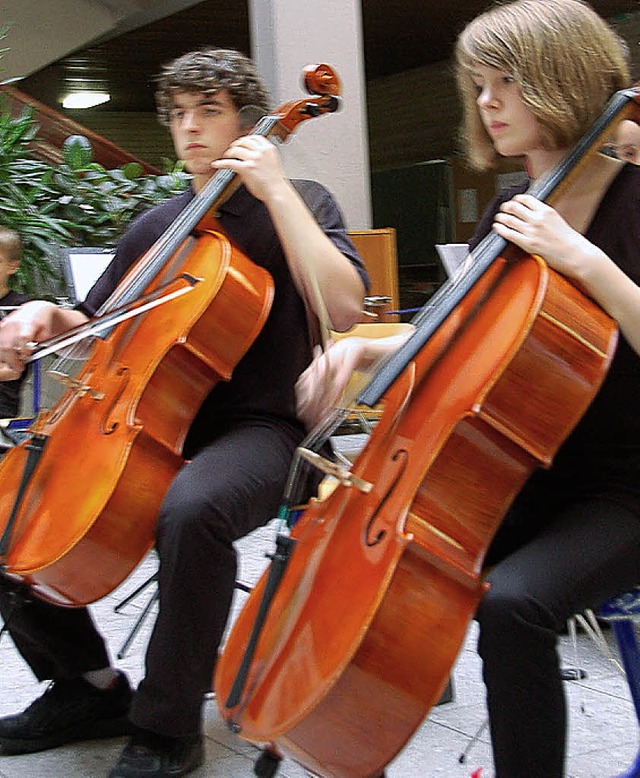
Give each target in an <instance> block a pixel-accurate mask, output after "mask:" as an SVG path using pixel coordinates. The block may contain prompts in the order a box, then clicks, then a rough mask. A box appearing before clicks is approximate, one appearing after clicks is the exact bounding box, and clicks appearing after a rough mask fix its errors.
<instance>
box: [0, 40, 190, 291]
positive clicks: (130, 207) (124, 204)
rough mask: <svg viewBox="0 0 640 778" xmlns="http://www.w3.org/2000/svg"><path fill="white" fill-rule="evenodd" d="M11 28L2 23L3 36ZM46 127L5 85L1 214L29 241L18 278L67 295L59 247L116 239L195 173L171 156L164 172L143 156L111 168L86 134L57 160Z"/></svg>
mask: <svg viewBox="0 0 640 778" xmlns="http://www.w3.org/2000/svg"><path fill="white" fill-rule="evenodd" d="M6 33H7V27H6V26H5V27H0V40H2V39H3V38H4V37H6ZM6 50H7V49H0V57H2V54H3V53H4V52H6ZM38 129H39V127H38V124H37V122H36V121H35V119H34V116H33V111H32V110H30V109H26V110H24V111H23V112H22V113H21V114H20V115H19V116H13V115H12V114H11V111H10V110H9V106H8V103H7V100H6V98H5V97H4V96H3V95H2V94H1V93H0V222H1V223H3V224H5V225H6V226H8V227H12V228H13V229H15V230H17V231H18V232H19V234H20V236H21V237H22V241H23V244H24V253H23V260H22V264H21V267H20V269H19V271H18V273H16V275H15V276H14V278H13V284H14V286H15V288H16V289H18V290H20V291H24V292H27V293H30V294H45V295H47V296H49V297H56V296H58V294H60V295H64V286H63V284H62V279H61V277H60V273H59V268H58V266H57V262H56V253H57V249H59V247H66V246H113V245H115V244H116V243H117V241H118V238H119V237H120V235H121V234H122V232H123V231H124V230H125V228H126V227H127V225H128V224H129V222H130V221H131V219H133V218H134V217H135V216H136V215H137V214H138V213H140V212H142V211H144V210H146V209H147V208H149V207H151V206H152V205H156V204H157V203H160V202H162V201H163V200H166V199H167V198H169V197H172V196H173V195H175V194H177V193H178V192H180V191H183V190H184V189H185V188H186V187H187V185H188V182H189V176H188V175H187V174H186V173H185V172H184V170H183V169H182V167H181V165H180V164H171V163H167V167H168V172H167V173H166V174H165V175H160V176H152V175H144V174H143V170H142V168H141V166H140V165H138V164H136V163H130V164H128V165H124V166H123V167H121V168H116V169H112V170H107V169H105V168H104V167H103V166H102V165H99V164H97V163H96V162H93V159H92V157H93V150H92V148H91V144H90V143H89V141H88V140H87V138H85V137H84V136H80V135H74V136H71V137H69V138H68V139H67V141H66V142H65V143H64V146H63V149H62V153H63V161H62V163H61V164H60V165H52V164H50V163H48V162H45V161H43V160H41V159H39V158H38V157H37V156H36V155H35V154H34V152H33V151H32V149H31V143H32V141H33V140H34V139H35V138H36V137H37V134H38Z"/></svg>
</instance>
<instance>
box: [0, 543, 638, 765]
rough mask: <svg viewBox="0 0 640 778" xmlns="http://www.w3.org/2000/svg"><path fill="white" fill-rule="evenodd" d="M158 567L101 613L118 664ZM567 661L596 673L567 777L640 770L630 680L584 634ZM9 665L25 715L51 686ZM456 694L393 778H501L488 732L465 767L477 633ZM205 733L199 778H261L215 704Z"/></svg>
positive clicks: (5, 688) (72, 754)
mask: <svg viewBox="0 0 640 778" xmlns="http://www.w3.org/2000/svg"><path fill="white" fill-rule="evenodd" d="M272 540H273V532H272V530H271V529H270V528H264V529H263V530H260V531H258V532H257V533H254V535H252V536H250V537H249V538H247V539H245V540H244V541H243V542H242V544H241V547H240V551H241V564H242V576H241V577H242V579H243V580H247V581H254V580H255V579H256V578H257V577H258V576H259V574H260V571H261V570H262V569H263V568H264V566H265V564H266V559H265V552H267V551H270V550H271V546H272ZM154 566H155V560H154V559H153V557H150V558H148V559H147V560H145V562H144V563H143V564H142V565H141V566H140V567H139V568H138V570H137V571H136V572H135V573H134V574H133V576H132V577H131V578H130V579H129V580H128V581H127V582H125V584H124V585H123V586H122V587H121V588H120V589H119V590H118V591H116V592H114V593H113V594H111V595H110V596H109V597H107V598H105V599H104V600H103V601H101V602H99V603H97V604H96V605H94V606H92V608H93V611H94V613H95V617H96V619H97V621H98V622H99V623H100V624H101V625H102V628H103V630H104V633H105V634H106V635H107V637H108V639H109V643H110V647H111V650H112V652H113V654H114V657H115V656H116V654H117V652H118V650H119V649H120V647H121V645H122V643H123V641H124V639H125V637H126V635H127V634H128V632H129V630H130V629H131V627H132V625H133V623H134V622H135V619H136V616H137V614H139V613H140V609H141V608H142V607H143V606H144V604H145V602H146V600H147V597H148V596H149V595H150V594H151V590H149V591H148V593H146V594H144V595H142V596H141V597H140V598H139V599H137V600H136V601H134V602H133V603H131V604H130V605H128V606H127V607H126V608H124V609H123V611H122V612H121V613H115V612H114V605H116V604H117V603H118V602H119V601H120V600H121V599H122V598H123V597H124V596H125V595H126V594H128V593H129V592H131V591H132V590H133V589H135V587H136V586H137V585H138V584H139V583H140V582H143V581H145V580H146V579H147V577H148V576H149V575H151V574H152V573H153V571H154V569H155V567H154ZM245 596H246V595H243V594H242V593H241V592H238V597H237V603H236V607H240V606H241V602H242V599H243V597H245ZM149 622H150V620H148V621H147V622H146V623H145V624H144V626H143V628H142V630H141V632H140V633H139V634H138V636H137V637H136V639H135V640H134V641H133V643H132V645H131V647H130V649H129V652H128V653H127V654H126V655H125V656H124V658H122V659H117V658H115V662H116V663H117V665H118V666H119V667H121V668H123V669H124V670H125V671H126V672H127V673H128V674H129V676H130V677H131V679H132V681H133V682H138V681H139V680H140V678H141V675H142V672H143V659H144V646H145V642H146V638H147V635H148V631H149V626H150V623H149ZM562 656H563V659H564V663H565V665H567V666H574V667H575V666H579V667H580V668H582V669H584V670H586V672H587V675H588V677H587V678H586V679H584V680H583V681H571V682H567V683H566V690H567V695H568V698H569V704H570V740H569V763H568V773H567V775H568V776H570V777H571V778H610V777H611V776H617V775H619V774H620V773H622V772H623V771H624V770H625V769H626V768H628V767H629V766H630V765H631V764H632V763H633V760H634V758H635V755H636V753H637V749H638V724H637V721H636V717H635V713H634V709H633V705H632V703H631V699H630V695H629V689H628V686H627V684H626V681H625V680H624V679H623V677H622V676H621V675H620V674H619V672H618V671H617V670H616V669H615V667H614V664H613V663H612V661H611V660H610V659H608V658H606V657H605V656H604V655H603V654H602V653H601V652H600V651H599V650H598V649H597V648H596V647H595V646H594V644H593V643H592V641H591V640H590V639H589V638H588V637H587V636H586V635H584V634H583V633H581V634H579V636H578V640H577V646H576V647H574V645H573V644H572V641H571V639H570V638H569V637H565V638H563V639H562ZM0 667H1V668H2V673H1V676H0V714H2V715H4V714H6V713H9V712H13V711H16V710H19V709H22V708H23V707H24V706H25V705H26V704H28V703H29V702H30V701H31V699H32V698H33V697H35V696H36V695H37V694H39V693H40V692H41V690H42V687H41V686H40V685H38V684H37V683H36V682H35V681H34V680H33V679H32V677H31V675H30V672H29V671H28V669H27V668H26V667H25V665H24V663H23V662H22V660H21V659H20V657H19V656H18V655H17V652H16V651H15V649H14V647H13V645H12V643H11V640H10V639H9V638H7V637H4V638H3V639H2V641H1V642H0ZM454 692H455V698H454V701H453V702H451V703H446V704H443V705H440V706H438V707H436V708H435V709H434V710H433V711H432V712H431V714H430V716H429V717H428V719H427V721H426V722H425V723H424V724H423V725H422V726H421V727H420V729H419V730H418V731H417V732H416V733H415V735H414V737H413V738H412V739H411V741H410V742H409V744H408V745H407V747H406V748H405V749H404V751H403V752H402V753H401V754H400V755H399V756H398V757H397V758H396V760H395V761H394V762H393V763H392V764H391V765H390V767H389V768H388V770H387V774H388V776H389V778H432V777H434V778H435V776H442V777H443V778H469V776H470V775H471V774H472V773H474V772H475V771H476V770H477V769H478V768H480V767H482V768H483V771H482V778H492V776H493V770H492V764H491V752H490V748H489V745H488V740H487V732H486V729H485V730H482V731H481V732H480V735H479V739H478V741H477V742H476V743H475V744H474V745H473V747H472V748H471V750H470V752H469V753H468V755H467V758H466V760H465V762H464V764H461V763H460V761H459V757H460V754H461V753H462V752H463V750H464V749H465V748H467V747H468V746H469V743H470V740H471V738H472V737H473V736H474V734H475V733H476V732H477V731H478V729H479V728H480V727H481V726H482V724H483V722H484V721H485V709H484V704H483V689H482V684H481V681H480V677H479V662H478V658H477V656H476V653H475V650H474V627H473V626H471V627H470V629H469V634H468V637H467V640H466V643H465V646H464V648H463V650H462V652H461V654H460V656H459V658H458V661H457V663H456V666H455V671H454ZM205 734H206V748H207V761H206V765H205V766H204V767H202V768H201V769H200V770H198V771H197V772H195V773H193V775H194V778H203V777H204V776H209V777H210V778H231V777H234V778H235V777H236V776H237V777H238V778H240V776H251V775H253V764H254V761H255V758H256V756H257V755H258V751H257V749H256V748H255V747H254V746H252V745H250V744H248V743H246V742H244V741H241V740H239V739H238V738H236V737H235V736H234V735H232V734H231V733H230V732H229V731H228V730H227V728H226V727H225V726H224V724H223V723H222V721H221V719H220V716H219V715H218V712H217V708H216V703H215V700H207V702H206V704H205ZM121 748H122V741H121V740H110V741H95V742H88V743H82V744H76V745H72V746H67V747H64V748H59V749H56V750H54V751H50V752H46V753H42V754H32V755H28V756H14V757H8V756H5V757H0V778H81V776H82V778H98V777H100V776H105V775H106V774H107V772H108V770H109V768H110V765H111V764H112V763H113V761H114V760H115V759H116V757H117V755H118V753H119V751H120V749H121ZM278 775H279V776H280V777H281V778H304V777H305V776H307V775H308V773H307V772H306V771H305V770H303V769H301V768H300V767H299V766H298V765H296V764H295V763H294V762H292V761H289V760H285V761H284V762H283V763H282V765H281V767H280V771H279V773H278Z"/></svg>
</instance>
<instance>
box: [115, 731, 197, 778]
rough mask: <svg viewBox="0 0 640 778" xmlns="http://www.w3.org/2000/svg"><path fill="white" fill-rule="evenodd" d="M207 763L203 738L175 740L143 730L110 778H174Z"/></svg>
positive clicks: (137, 734)
mask: <svg viewBox="0 0 640 778" xmlns="http://www.w3.org/2000/svg"><path fill="white" fill-rule="evenodd" d="M203 762H204V746H203V743H202V737H201V736H200V735H194V736H193V737H191V738H184V739H183V738H173V737H166V736H165V735H157V734H156V733H155V732H147V731H146V730H140V731H139V732H137V733H136V734H135V735H134V736H133V737H132V738H131V740H130V741H129V743H128V744H127V746H126V747H125V749H124V751H123V752H122V754H121V756H120V759H119V760H118V763H117V764H116V766H115V767H114V768H113V770H112V771H111V772H110V773H109V778H174V776H177V775H186V774H187V773H190V772H191V771H192V770H195V769H196V768H197V767H200V765H201V764H202V763H203Z"/></svg>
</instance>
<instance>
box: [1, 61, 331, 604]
mask: <svg viewBox="0 0 640 778" xmlns="http://www.w3.org/2000/svg"><path fill="white" fill-rule="evenodd" d="M303 78H304V86H305V88H306V90H307V92H308V93H309V95H311V96H310V97H304V98H303V99H300V100H294V101H291V102H289V103H286V104H285V105H283V106H282V107H281V108H280V109H278V111H276V112H274V113H273V114H270V115H267V116H264V117H263V118H262V119H260V120H259V122H258V123H257V125H256V126H255V127H254V128H253V130H252V132H253V134H259V135H262V136H265V137H269V138H272V139H273V140H279V141H284V140H285V139H286V138H287V137H288V136H289V135H290V134H291V133H292V132H293V131H294V130H295V128H296V127H297V126H298V125H299V124H300V123H301V122H303V121H305V120H307V119H310V118H313V117H316V116H320V115H322V114H326V113H332V112H334V111H336V110H337V108H338V107H339V102H340V100H339V94H340V84H339V80H338V78H337V75H336V74H335V72H334V71H333V69H332V68H331V67H329V66H328V65H323V64H320V65H315V66H308V67H307V68H305V70H304V73H303ZM235 184H237V178H236V175H235V173H233V172H232V171H230V170H228V169H221V170H219V171H217V172H216V173H215V174H214V175H213V176H212V177H211V178H210V179H209V181H208V182H207V184H206V185H205V186H204V187H203V188H202V190H200V191H199V192H198V193H197V195H196V196H195V197H194V198H193V200H191V202H190V203H189V204H188V205H187V207H186V208H185V209H184V210H183V211H182V212H181V213H180V215H179V216H178V218H177V219H176V221H175V222H174V223H173V224H172V225H171V226H170V227H169V228H168V230H167V231H166V232H165V233H164V234H163V235H162V236H161V237H160V238H159V239H158V240H157V241H156V243H154V244H153V246H152V247H151V248H150V249H149V250H148V251H147V252H146V253H145V254H143V256H142V257H141V258H140V259H139V260H138V261H137V262H136V263H135V264H134V265H133V267H132V268H131V269H130V271H129V272H128V273H127V274H126V275H125V277H124V278H123V279H122V280H121V282H120V283H119V285H118V286H117V288H116V289H115V291H114V292H113V294H112V295H111V296H110V298H109V299H108V300H107V301H106V302H105V303H104V305H103V306H102V307H101V308H100V310H99V311H98V312H97V315H96V317H95V319H94V320H92V321H90V322H89V323H88V324H86V325H82V326H81V327H80V328H77V329H76V330H72V331H69V332H67V333H64V334H63V335H61V336H58V337H56V338H53V339H51V340H50V341H47V342H43V343H39V344H35V350H34V353H33V357H32V358H31V359H29V360H25V361H32V359H39V358H42V357H43V356H45V355H46V354H48V353H50V352H57V351H58V350H60V349H62V348H64V347H65V346H67V345H69V344H72V343H74V342H75V341H82V343H79V344H78V345H79V346H80V347H82V348H83V350H85V351H86V348H84V346H85V345H86V341H85V339H86V338H87V337H91V338H93V341H92V342H91V346H90V351H89V356H88V359H87V360H86V362H85V363H84V364H83V366H82V368H81V369H80V371H79V372H77V375H74V376H71V375H67V373H66V372H65V371H63V370H62V368H61V367H59V366H58V364H56V365H55V366H54V368H53V371H52V372H53V373H54V375H57V376H58V377H60V379H61V380H62V382H63V383H64V385H65V386H66V387H67V389H66V391H65V393H64V394H63V395H62V397H61V399H60V400H59V402H58V403H57V404H56V405H55V406H54V407H53V408H52V409H51V410H49V411H46V412H43V413H41V414H40V415H39V416H38V417H37V418H36V420H35V422H34V423H33V425H32V426H31V428H30V430H29V433H30V438H29V439H28V440H26V441H24V442H22V443H21V444H19V445H18V446H16V447H14V448H13V449H11V450H10V451H9V452H8V453H7V454H6V456H5V457H4V458H3V460H2V462H1V463H0V563H1V565H2V571H3V573H4V574H5V575H6V576H7V577H8V578H10V579H12V580H16V581H18V582H21V583H23V584H26V585H27V586H28V587H29V588H30V590H31V591H32V592H33V593H34V594H35V595H37V596H38V597H40V598H42V599H44V600H47V601H49V602H51V603H54V604H57V605H63V606H70V607H74V606H83V605H86V604H88V603H90V602H93V601H95V600H97V599H99V598H100V597H103V596H104V595H106V594H107V593H108V592H110V591H111V590H113V589H114V588H115V587H116V586H117V585H118V584H119V583H120V582H121V581H122V580H123V579H124V578H125V577H126V576H127V575H128V574H129V573H130V572H131V571H132V569H133V568H134V567H135V566H136V565H137V564H138V562H139V561H140V559H141V558H142V557H143V556H144V554H145V553H146V552H147V551H148V549H149V548H150V547H151V545H152V542H153V531H154V527H155V524H156V519H157V514H158V511H159V508H160V505H161V502H162V500H163V498H164V495H165V493H166V491H167V489H168V487H169V485H170V483H171V481H172V480H173V478H174V476H175V474H176V472H177V471H178V469H179V468H180V467H182V465H183V463H184V459H183V456H182V447H183V444H184V441H185V438H186V435H187V432H188V430H189V427H190V426H191V423H192V421H193V419H194V417H195V415H196V413H197V411H198V410H199V408H200V406H201V404H202V402H203V401H204V399H205V398H206V397H207V396H208V394H209V393H210V391H211V389H212V388H213V387H214V386H215V385H216V384H217V383H218V382H219V381H224V380H229V379H230V377H231V374H232V372H233V370H234V368H235V366H236V365H237V363H238V362H239V361H240V359H241V358H242V357H243V355H244V354H245V353H246V351H247V350H248V349H249V347H250V346H251V344H252V343H253V341H254V340H255V338H256V337H257V335H258V333H259V332H260V330H261V329H262V326H263V324H264V322H265V321H266V319H267V316H268V314H269V310H270V307H271V301H272V298H273V279H272V278H271V275H270V274H269V273H268V272H267V271H266V270H265V269H264V268H261V267H259V266H257V265H256V264H254V263H253V262H252V261H251V260H250V259H248V258H247V257H246V256H245V255H244V254H243V253H242V252H241V251H240V250H239V248H238V247H237V246H235V245H234V244H233V243H232V242H231V241H230V240H229V239H228V238H227V237H226V236H225V235H224V234H223V233H222V232H221V230H220V229H219V227H218V225H217V222H216V219H215V216H214V214H215V209H216V207H217V206H218V205H219V204H220V203H221V202H223V200H224V199H225V198H226V197H228V196H229V194H230V193H231V191H232V189H233V188H234V186H235ZM65 361H66V362H68V361H69V360H68V358H67V359H66V360H65V359H63V360H62V362H65Z"/></svg>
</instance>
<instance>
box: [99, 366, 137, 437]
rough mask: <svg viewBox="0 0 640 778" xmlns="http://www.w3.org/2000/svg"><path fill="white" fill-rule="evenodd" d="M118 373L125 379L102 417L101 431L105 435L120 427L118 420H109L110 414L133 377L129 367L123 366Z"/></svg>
mask: <svg viewBox="0 0 640 778" xmlns="http://www.w3.org/2000/svg"><path fill="white" fill-rule="evenodd" d="M116 375H118V376H120V377H122V378H123V380H122V381H121V382H120V388H119V389H118V391H117V392H115V393H114V395H113V401H112V403H111V405H110V406H109V407H108V408H107V412H106V413H105V414H104V416H103V417H102V421H101V422H100V432H101V433H102V434H103V435H111V434H112V433H114V432H115V431H116V430H117V429H118V422H117V421H111V422H110V421H109V416H110V415H111V414H112V413H113V409H114V408H115V406H116V405H117V404H118V402H119V400H120V398H121V397H122V395H123V394H124V390H125V389H126V388H127V386H128V385H129V380H130V378H131V376H130V373H129V368H128V367H121V368H120V369H119V370H118V371H117V373H116Z"/></svg>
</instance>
